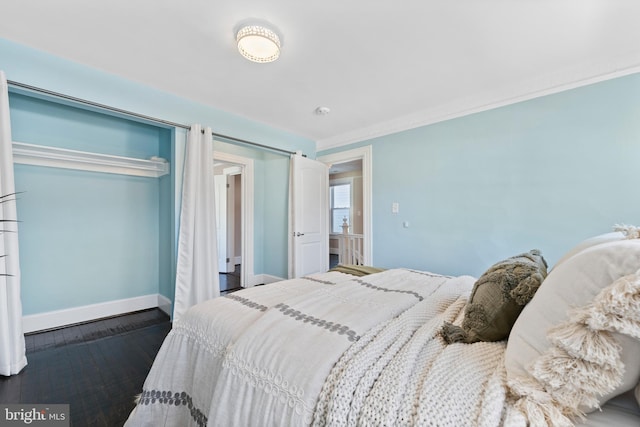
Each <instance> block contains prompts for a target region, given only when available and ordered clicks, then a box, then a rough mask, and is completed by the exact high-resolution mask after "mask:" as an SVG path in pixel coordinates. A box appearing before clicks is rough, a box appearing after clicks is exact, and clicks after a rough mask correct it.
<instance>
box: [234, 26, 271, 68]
mask: <svg viewBox="0 0 640 427" xmlns="http://www.w3.org/2000/svg"><path fill="white" fill-rule="evenodd" d="M236 41H237V43H238V50H239V51H240V54H241V55H242V56H244V57H245V58H247V59H248V60H249V61H253V62H262V63H264V62H272V61H275V60H276V59H278V56H280V38H279V37H278V35H277V34H276V33H275V31H273V30H270V29H269V28H267V27H264V26H262V25H247V26H244V27H242V28H240V30H239V31H238V33H237V34H236Z"/></svg>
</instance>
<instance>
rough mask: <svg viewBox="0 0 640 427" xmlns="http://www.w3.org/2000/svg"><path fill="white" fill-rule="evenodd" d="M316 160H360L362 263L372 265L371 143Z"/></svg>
mask: <svg viewBox="0 0 640 427" xmlns="http://www.w3.org/2000/svg"><path fill="white" fill-rule="evenodd" d="M317 160H319V161H321V162H323V163H326V164H328V165H332V164H334V163H344V162H350V161H352V160H362V231H363V234H364V242H363V244H364V248H363V252H364V253H363V255H364V264H365V265H374V262H373V222H372V214H373V209H372V198H373V197H372V190H373V185H372V183H373V150H372V148H371V145H366V146H364V147H359V148H354V149H352V150H346V151H340V152H338V153H333V154H327V155H325V156H319V157H318V158H317Z"/></svg>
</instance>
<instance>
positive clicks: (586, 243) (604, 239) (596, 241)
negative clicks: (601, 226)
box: [553, 231, 626, 268]
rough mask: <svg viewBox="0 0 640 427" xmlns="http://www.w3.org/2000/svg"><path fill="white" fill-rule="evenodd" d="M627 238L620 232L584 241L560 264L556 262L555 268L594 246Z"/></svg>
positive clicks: (566, 255)
mask: <svg viewBox="0 0 640 427" xmlns="http://www.w3.org/2000/svg"><path fill="white" fill-rule="evenodd" d="M625 238H626V237H625V235H624V234H623V233H622V232H620V231H612V232H611V233H605V234H601V235H599V236H595V237H590V238H589V239H586V240H583V241H582V242H580V243H578V244H577V245H576V246H574V247H573V248H571V249H570V250H569V251H568V252H567V253H566V254H564V255H563V256H562V258H560V259H559V260H558V262H556V264H555V265H554V266H553V268H556V267H557V266H559V265H560V264H562V263H563V262H565V261H566V260H568V259H569V258H571V257H572V256H574V255H576V254H578V253H580V252H582V251H583V250H585V249H588V248H590V247H592V246H596V245H600V244H602V243H609V242H615V241H618V240H624V239H625Z"/></svg>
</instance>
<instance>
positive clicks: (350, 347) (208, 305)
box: [126, 269, 519, 427]
mask: <svg viewBox="0 0 640 427" xmlns="http://www.w3.org/2000/svg"><path fill="white" fill-rule="evenodd" d="M474 280H475V279H474V278H472V277H468V276H463V277H457V278H452V277H446V276H441V275H436V274H431V273H425V272H418V271H411V270H404V269H396V270H388V271H385V272H382V273H377V274H373V275H369V276H365V277H361V278H357V277H354V276H350V275H346V274H343V273H338V272H329V273H323V274H317V275H313V276H309V277H306V278H300V279H294V280H287V281H283V282H279V283H274V284H270V285H267V286H259V287H255V288H250V289H247V290H244V291H241V292H239V293H234V294H230V295H228V296H226V297H222V298H216V299H214V300H211V301H208V302H205V303H203V304H200V305H198V306H196V307H193V308H192V309H191V310H189V311H188V313H187V314H186V315H185V316H183V319H181V321H180V322H179V323H177V324H175V325H174V327H173V329H172V331H171V332H170V334H169V336H168V337H167V339H166V340H165V342H164V344H163V346H162V348H161V349H160V352H159V354H158V356H157V358H156V360H155V362H154V364H153V367H152V369H151V372H150V373H149V376H148V378H147V380H146V382H145V384H144V390H143V393H142V395H141V397H140V401H139V403H138V405H137V406H136V408H135V409H134V411H133V412H132V413H131V415H130V417H129V420H128V421H127V424H126V425H127V426H154V427H157V426H176V427H186V426H198V425H200V426H202V425H211V426H252V425H253V426H303V425H311V424H314V425H356V424H359V425H416V424H422V425H424V424H430V425H451V426H464V425H474V426H476V425H482V426H497V425H500V424H501V423H502V422H503V421H504V419H505V414H508V412H509V408H508V405H506V404H505V390H506V388H505V385H504V383H505V378H504V377H505V376H504V364H503V363H502V360H503V356H504V343H477V344H472V345H469V344H454V345H450V346H445V345H444V342H443V340H442V339H441V338H440V337H439V336H437V332H438V330H439V329H440V327H441V325H442V323H443V322H444V321H445V320H447V321H450V322H451V321H456V319H457V320H458V321H459V320H460V318H461V316H462V313H463V310H464V306H465V304H466V299H467V296H468V294H469V293H470V291H471V288H472V286H473V283H474ZM512 421H514V422H515V421H518V420H517V419H515V420H512ZM515 424H519V423H518V422H515Z"/></svg>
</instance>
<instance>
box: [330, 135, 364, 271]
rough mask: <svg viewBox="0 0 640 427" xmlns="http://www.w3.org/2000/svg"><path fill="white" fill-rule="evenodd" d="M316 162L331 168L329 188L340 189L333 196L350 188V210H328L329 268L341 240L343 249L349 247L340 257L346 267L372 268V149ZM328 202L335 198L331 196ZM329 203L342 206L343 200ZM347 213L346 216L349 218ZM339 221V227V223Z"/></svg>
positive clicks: (332, 156)
mask: <svg viewBox="0 0 640 427" xmlns="http://www.w3.org/2000/svg"><path fill="white" fill-rule="evenodd" d="M318 160H319V161H321V162H324V163H326V164H328V165H329V166H330V170H329V171H330V172H329V179H330V181H331V180H332V181H333V183H330V186H336V187H342V188H340V189H336V193H339V192H340V191H343V190H345V189H346V188H347V187H349V209H345V207H344V206H338V205H332V206H334V208H331V216H332V217H334V216H335V218H333V219H332V220H331V221H332V222H333V224H331V232H330V236H329V237H330V259H331V261H330V262H331V264H335V263H337V261H338V254H337V253H336V252H339V250H340V249H339V248H338V247H337V246H338V244H339V243H338V241H339V240H344V242H343V246H344V247H346V246H347V245H348V246H349V247H348V250H347V253H346V254H343V258H348V259H347V260H346V263H349V264H354V263H357V264H362V265H373V262H374V261H373V233H372V207H371V200H372V186H371V182H372V175H373V171H372V149H371V146H370V145H368V146H365V147H360V148H355V149H352V150H347V151H342V152H338V153H334V154H329V155H326V156H319V157H318ZM334 196H336V197H335V198H336V199H339V198H340V197H339V196H340V195H339V194H334ZM331 198H332V199H333V198H334V197H333V196H331ZM331 201H332V202H337V204H341V203H342V204H344V203H345V202H344V200H343V201H339V200H331ZM347 212H349V213H348V215H347V214H346V213H347ZM345 218H346V221H345ZM341 219H342V223H340V220H341ZM343 225H346V229H345V228H343V227H342V226H343ZM344 231H346V233H344ZM345 234H346V235H347V236H349V237H346V236H345ZM353 235H355V236H353ZM331 246H333V247H331ZM341 262H342V260H341Z"/></svg>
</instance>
